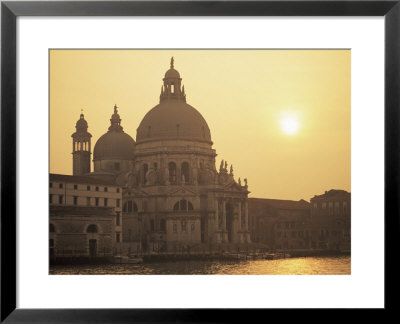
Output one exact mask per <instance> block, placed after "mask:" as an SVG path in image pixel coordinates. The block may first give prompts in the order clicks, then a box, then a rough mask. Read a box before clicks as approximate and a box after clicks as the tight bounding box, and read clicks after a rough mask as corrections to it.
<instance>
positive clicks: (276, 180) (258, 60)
mask: <svg viewBox="0 0 400 324" xmlns="http://www.w3.org/2000/svg"><path fill="white" fill-rule="evenodd" d="M171 56H174V59H175V69H176V70H178V71H179V72H180V74H181V77H182V84H183V85H185V91H186V99H187V103H188V104H190V105H191V106H193V107H195V108H196V109H197V110H198V111H199V112H200V113H201V114H202V115H203V117H204V118H205V119H206V121H207V123H208V126H209V127H210V130H211V136H212V140H213V142H214V148H215V149H216V151H217V154H218V156H217V158H216V159H217V162H216V163H217V168H218V167H219V163H220V161H221V159H224V160H227V161H228V164H229V165H230V164H233V168H234V174H235V178H236V179H237V178H238V177H240V178H241V179H242V180H243V178H247V179H248V184H249V190H250V191H251V194H250V197H258V198H276V199H293V200H299V199H305V200H309V199H310V198H311V197H313V196H314V195H315V194H321V193H323V192H324V191H325V190H329V189H344V190H348V191H350V157H351V145H350V144H351V143H350V50H52V51H50V172H52V173H63V174H72V155H71V152H72V138H71V134H72V133H74V131H75V123H76V121H77V120H78V119H79V114H80V113H81V109H83V110H84V114H85V119H86V120H87V121H88V124H89V132H90V133H91V134H92V135H93V137H92V150H93V147H94V144H95V143H96V141H97V139H98V138H99V137H100V136H101V135H103V134H104V133H105V132H107V129H108V126H109V124H110V121H109V119H110V117H111V115H112V113H113V106H114V104H117V106H118V107H119V114H120V115H121V119H122V123H121V124H122V126H123V127H124V131H125V132H126V133H128V134H129V135H131V136H132V137H133V138H134V139H135V140H136V129H137V127H138V126H139V124H140V122H141V120H142V118H143V117H144V115H145V114H146V113H147V112H148V111H149V110H150V109H151V108H153V107H154V106H155V105H157V104H158V103H159V95H160V90H161V85H162V78H163V77H164V73H165V72H166V71H167V70H168V69H169V63H170V58H171ZM288 118H289V127H290V125H291V122H290V120H294V121H297V123H298V126H299V129H298V132H297V133H295V134H292V135H288V134H286V133H285V132H284V131H283V130H282V126H281V125H282V120H287V119H288ZM92 170H93V165H92Z"/></svg>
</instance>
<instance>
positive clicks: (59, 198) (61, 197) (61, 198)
mask: <svg viewBox="0 0 400 324" xmlns="http://www.w3.org/2000/svg"><path fill="white" fill-rule="evenodd" d="M58 203H59V204H62V203H63V195H59V196H58Z"/></svg>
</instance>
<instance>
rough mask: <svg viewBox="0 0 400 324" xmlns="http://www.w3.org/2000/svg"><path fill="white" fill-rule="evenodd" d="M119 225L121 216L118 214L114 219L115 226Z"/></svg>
mask: <svg viewBox="0 0 400 324" xmlns="http://www.w3.org/2000/svg"><path fill="white" fill-rule="evenodd" d="M120 223H121V216H120V214H119V213H117V215H116V218H115V225H117V226H119V225H120Z"/></svg>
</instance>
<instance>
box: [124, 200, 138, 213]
mask: <svg viewBox="0 0 400 324" xmlns="http://www.w3.org/2000/svg"><path fill="white" fill-rule="evenodd" d="M122 211H123V212H124V213H132V211H133V212H135V213H136V212H137V211H138V207H137V205H136V203H135V202H134V201H132V200H129V201H127V202H126V203H125V204H124V207H123V208H122Z"/></svg>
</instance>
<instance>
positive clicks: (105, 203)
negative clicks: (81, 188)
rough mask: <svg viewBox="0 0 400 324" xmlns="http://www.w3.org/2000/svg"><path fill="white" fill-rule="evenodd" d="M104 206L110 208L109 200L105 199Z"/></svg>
mask: <svg viewBox="0 0 400 324" xmlns="http://www.w3.org/2000/svg"><path fill="white" fill-rule="evenodd" d="M104 206H105V207H107V206H108V198H104Z"/></svg>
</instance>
